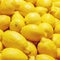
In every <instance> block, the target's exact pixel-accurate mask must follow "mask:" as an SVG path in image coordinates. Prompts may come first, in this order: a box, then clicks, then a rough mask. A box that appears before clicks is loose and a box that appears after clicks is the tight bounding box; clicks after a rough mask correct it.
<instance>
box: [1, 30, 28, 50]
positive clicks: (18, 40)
mask: <svg viewBox="0 0 60 60" xmlns="http://www.w3.org/2000/svg"><path fill="white" fill-rule="evenodd" d="M2 43H3V45H4V46H5V47H13V48H18V49H20V50H22V51H23V50H25V48H26V47H27V40H26V39H25V38H24V37H23V36H22V35H21V34H19V33H18V32H16V31H10V30H7V31H5V32H4V33H3V39H2Z"/></svg>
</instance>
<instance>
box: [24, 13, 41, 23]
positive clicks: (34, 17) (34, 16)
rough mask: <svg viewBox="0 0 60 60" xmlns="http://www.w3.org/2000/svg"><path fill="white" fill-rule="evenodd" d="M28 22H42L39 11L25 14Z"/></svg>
mask: <svg viewBox="0 0 60 60" xmlns="http://www.w3.org/2000/svg"><path fill="white" fill-rule="evenodd" d="M25 22H26V24H39V23H41V17H40V15H39V14H38V13H35V12H33V13H29V14H27V15H26V16H25Z"/></svg>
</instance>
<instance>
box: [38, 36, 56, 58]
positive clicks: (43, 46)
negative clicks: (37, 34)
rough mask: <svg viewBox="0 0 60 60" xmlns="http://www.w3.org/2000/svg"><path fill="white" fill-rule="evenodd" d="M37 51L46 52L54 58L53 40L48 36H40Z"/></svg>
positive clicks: (54, 46) (54, 47)
mask: <svg viewBox="0 0 60 60" xmlns="http://www.w3.org/2000/svg"><path fill="white" fill-rule="evenodd" d="M37 48H38V52H39V53H42V54H48V55H51V56H53V57H55V58H56V55H57V52H56V49H57V48H56V45H55V44H54V42H53V41H51V40H50V39H48V38H44V37H43V38H42V39H41V41H40V42H39V43H38V46H37Z"/></svg>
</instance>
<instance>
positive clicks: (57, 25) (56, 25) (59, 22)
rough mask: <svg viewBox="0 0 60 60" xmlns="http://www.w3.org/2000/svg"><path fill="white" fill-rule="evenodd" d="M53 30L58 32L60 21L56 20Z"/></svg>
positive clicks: (59, 31)
mask: <svg viewBox="0 0 60 60" xmlns="http://www.w3.org/2000/svg"><path fill="white" fill-rule="evenodd" d="M54 32H55V33H60V21H58V22H57V23H56V24H55V29H54Z"/></svg>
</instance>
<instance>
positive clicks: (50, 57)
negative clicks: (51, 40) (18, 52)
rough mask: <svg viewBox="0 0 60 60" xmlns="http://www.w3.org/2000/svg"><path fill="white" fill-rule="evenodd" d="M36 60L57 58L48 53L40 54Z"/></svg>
mask: <svg viewBox="0 0 60 60" xmlns="http://www.w3.org/2000/svg"><path fill="white" fill-rule="evenodd" d="M36 60H56V59H55V58H53V57H52V56H50V55H47V54H39V55H37V56H36Z"/></svg>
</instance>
